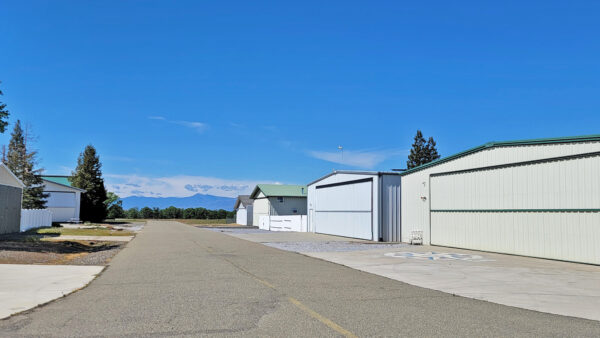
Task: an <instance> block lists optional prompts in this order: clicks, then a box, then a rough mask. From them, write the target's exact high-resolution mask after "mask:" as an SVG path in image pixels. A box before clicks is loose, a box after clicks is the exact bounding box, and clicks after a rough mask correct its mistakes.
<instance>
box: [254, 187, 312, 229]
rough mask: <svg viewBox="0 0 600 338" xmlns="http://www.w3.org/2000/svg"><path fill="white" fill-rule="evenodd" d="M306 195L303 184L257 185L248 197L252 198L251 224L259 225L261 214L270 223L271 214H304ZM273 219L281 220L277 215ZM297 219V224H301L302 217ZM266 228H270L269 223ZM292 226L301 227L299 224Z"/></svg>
mask: <svg viewBox="0 0 600 338" xmlns="http://www.w3.org/2000/svg"><path fill="white" fill-rule="evenodd" d="M306 196H307V189H306V186H303V185H284V184H259V185H257V186H256V188H254V191H252V194H251V195H250V198H251V199H253V200H254V203H253V220H252V224H254V225H256V226H259V227H260V226H261V224H260V220H261V217H263V216H267V217H268V219H269V223H270V221H271V220H272V218H273V217H271V216H302V215H306ZM263 219H264V218H263ZM274 219H275V220H276V221H277V222H281V221H283V220H281V219H280V218H278V217H275V218H274ZM299 219H300V221H299V223H298V224H301V223H302V221H301V219H302V217H299ZM267 228H271V226H270V224H269V226H268V227H267ZM294 228H301V226H300V227H294Z"/></svg>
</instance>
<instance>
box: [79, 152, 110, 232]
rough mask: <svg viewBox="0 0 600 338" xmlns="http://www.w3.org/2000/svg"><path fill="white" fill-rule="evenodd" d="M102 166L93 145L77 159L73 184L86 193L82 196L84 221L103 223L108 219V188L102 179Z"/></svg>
mask: <svg viewBox="0 0 600 338" xmlns="http://www.w3.org/2000/svg"><path fill="white" fill-rule="evenodd" d="M101 168H102V164H101V163H100V158H99V157H98V155H97V153H96V148H94V147H93V146H92V145H88V146H87V147H85V150H84V151H83V153H81V154H79V158H78V159H77V168H75V171H74V172H73V173H72V177H71V184H72V185H73V186H74V187H76V188H80V189H84V190H85V193H83V194H82V195H81V213H80V218H81V220H82V221H90V222H101V221H103V220H104V219H105V218H106V213H107V210H106V204H105V203H104V202H105V201H106V188H105V187H104V179H103V178H102V171H101Z"/></svg>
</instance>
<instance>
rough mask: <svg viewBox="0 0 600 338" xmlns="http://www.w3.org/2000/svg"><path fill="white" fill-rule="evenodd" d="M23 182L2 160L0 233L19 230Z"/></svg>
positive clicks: (0, 163)
mask: <svg viewBox="0 0 600 338" xmlns="http://www.w3.org/2000/svg"><path fill="white" fill-rule="evenodd" d="M24 187H25V186H24V185H23V182H21V180H19V178H17V176H15V174H13V172H12V171H10V169H8V167H7V166H6V165H4V163H2V162H0V234H8V233H13V232H19V230H20V228H21V201H22V199H23V188H24Z"/></svg>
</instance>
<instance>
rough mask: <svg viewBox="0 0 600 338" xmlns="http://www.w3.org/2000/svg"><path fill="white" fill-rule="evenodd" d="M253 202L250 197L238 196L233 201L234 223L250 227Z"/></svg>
mask: <svg viewBox="0 0 600 338" xmlns="http://www.w3.org/2000/svg"><path fill="white" fill-rule="evenodd" d="M252 203H253V200H252V199H251V198H250V195H239V196H238V198H237V199H236V200H235V205H234V207H233V210H235V220H236V221H235V222H236V223H237V224H239V225H252V209H253V206H252Z"/></svg>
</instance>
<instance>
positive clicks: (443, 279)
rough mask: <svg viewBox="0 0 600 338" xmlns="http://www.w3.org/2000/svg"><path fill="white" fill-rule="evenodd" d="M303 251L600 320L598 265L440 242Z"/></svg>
mask: <svg viewBox="0 0 600 338" xmlns="http://www.w3.org/2000/svg"><path fill="white" fill-rule="evenodd" d="M303 254H305V255H307V256H311V257H315V258H320V259H324V260H327V261H330V262H334V263H338V264H342V265H345V266H348V267H351V268H354V269H357V270H361V271H365V272H369V273H373V274H376V275H380V276H384V277H388V278H391V279H395V280H398V281H401V282H405V283H408V284H412V285H416V286H421V287H425V288H429V289H434V290H439V291H442V292H446V293H451V294H455V295H459V296H463V297H469V298H475V299H480V300H485V301H490V302H494V303H498V304H503V305H508V306H515V307H520V308H524V309H529V310H535V311H541V312H547V313H553V314H559V315H565V316H573V317H580V318H586V319H592V320H600V267H598V266H591V265H583V264H576V263H566V262H558V261H551V260H544V259H536V258H529V257H519V256H510V255H502V254H493V253H486V252H479V251H470V250H460V249H452V248H444V247H434V246H411V247H408V248H402V249H376V250H368V251H352V252H303ZM415 301H418V300H415Z"/></svg>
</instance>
